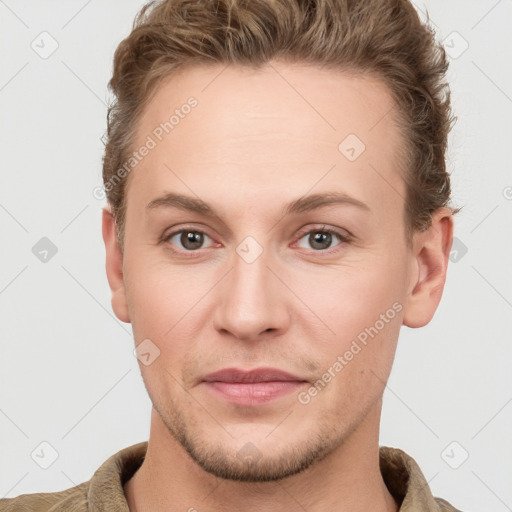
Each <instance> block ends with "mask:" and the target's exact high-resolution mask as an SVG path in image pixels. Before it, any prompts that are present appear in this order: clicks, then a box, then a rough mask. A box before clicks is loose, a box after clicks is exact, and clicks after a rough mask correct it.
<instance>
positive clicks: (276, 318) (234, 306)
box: [214, 251, 292, 341]
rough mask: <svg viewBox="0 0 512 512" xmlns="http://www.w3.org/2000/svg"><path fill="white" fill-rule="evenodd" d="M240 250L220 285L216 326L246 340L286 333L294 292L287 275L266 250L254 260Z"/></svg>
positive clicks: (221, 331)
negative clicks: (289, 286)
mask: <svg viewBox="0 0 512 512" xmlns="http://www.w3.org/2000/svg"><path fill="white" fill-rule="evenodd" d="M240 254H242V256H241V255H240ZM240 254H238V253H237V252H234V254H233V258H232V269H231V271H230V272H229V273H228V274H227V275H226V276H225V277H224V279H223V280H222V281H221V282H220V283H219V285H218V289H217V297H216V299H217V301H216V310H215V316H214V325H215V328H216V329H217V331H218V332H220V333H222V334H224V335H226V333H229V334H231V335H232V336H234V337H236V338H237V339H239V340H243V341H254V340H258V339H263V338H264V337H267V336H268V335H269V334H270V332H272V333H273V336H277V335H280V334H283V333H284V332H285V331H286V330H287V328H288V326H289V324H290V310H289V305H290V300H291V296H292V294H291V292H290V291H289V290H288V289H287V288H286V286H285V285H284V284H283V282H286V276H285V275H279V274H282V273H283V272H280V271H279V267H278V265H277V264H276V262H275V261H271V258H270V257H269V255H268V254H266V252H265V251H263V253H262V254H260V255H259V256H258V257H257V258H256V259H255V260H254V261H251V260H250V259H247V258H245V257H244V255H243V253H240ZM278 276H279V277H278ZM263 333H267V334H266V335H264V334H263Z"/></svg>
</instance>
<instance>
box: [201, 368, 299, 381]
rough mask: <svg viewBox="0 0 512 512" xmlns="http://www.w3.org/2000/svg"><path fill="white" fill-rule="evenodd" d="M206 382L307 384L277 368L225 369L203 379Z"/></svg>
mask: <svg viewBox="0 0 512 512" xmlns="http://www.w3.org/2000/svg"><path fill="white" fill-rule="evenodd" d="M203 381H205V382H231V383H234V382H237V383H240V384H248V383H257V382H287V381H297V382H306V381H305V379H302V378H301V377H298V376H297V375H292V374H291V373H288V372H284V371H282V370H278V369H277V368H256V369H254V370H249V371H244V370H239V369H237V368H225V369H223V370H219V371H217V372H214V373H210V374H208V375H206V376H205V377H203Z"/></svg>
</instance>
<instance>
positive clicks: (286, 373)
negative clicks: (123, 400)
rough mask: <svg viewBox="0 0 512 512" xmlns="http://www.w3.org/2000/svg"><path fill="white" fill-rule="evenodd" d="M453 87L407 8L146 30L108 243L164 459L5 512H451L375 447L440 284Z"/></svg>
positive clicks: (110, 171)
mask: <svg viewBox="0 0 512 512" xmlns="http://www.w3.org/2000/svg"><path fill="white" fill-rule="evenodd" d="M446 68H447V63H446V59H445V56H444V52H443V51H442V48H439V47H438V46H437V44H436V43H435V39H434V36H433V34H432V33H431V32H430V31H429V29H427V28H426V27H425V26H424V25H422V24H421V22H420V20H419V19H418V16H417V14H416V12H415V10H414V9H413V7H412V6H411V5H410V4H409V3H408V2H406V1H405V0H386V1H384V0H361V1H359V2H353V1H348V0H318V1H308V2H305V1H302V0H295V1H291V0H251V1H250V2H244V1H243V0H233V1H226V0H224V1H220V2H212V1H208V0H200V1H198V0H194V1H192V0H171V1H160V2H158V3H156V4H153V5H151V6H150V5H147V6H145V7H144V8H143V9H142V11H141V12H140V13H139V16H138V18H137V20H136V24H135V26H134V29H133V31H132V33H131V34H130V35H129V37H128V38H127V39H125V40H124V41H123V42H122V43H121V44H120V46H119V48H118V49H117V51H116V54H115V59H114V74H113V78H112V80H111V82H110V86H111V88H112V90H113V92H114V94H115V95H116V98H117V100H116V103H115V104H114V105H113V106H112V107H111V108H110V110H109V118H108V121H109V129H108V143H107V145H106V152H105V157H104V162H103V164H104V167H103V176H104V184H105V190H106V193H107V198H108V203H109V204H108V207H107V208H105V209H104V211H103V238H104V241H105V247H106V256H107V258H106V269H107V277H108V281H109V285H110V288H111V290H112V306H113V310H114V312H115V314H116V316H117V317H118V318H119V319H120V320H122V321H124V322H130V323H131V324H132V327H133V333H134V338H135V344H136V347H137V353H138V355H139V362H140V363H139V364H140V369H141V372H142V376H143V380H144V383H145V386H146V388H147V391H148V393H149V396H150V398H151V400H152V403H153V410H152V416H151V431H150V438H149V441H148V443H140V444H137V445H134V446H132V447H129V448H126V449H124V450H122V451H121V452H119V453H117V454H116V455H114V456H113V457H111V458H110V459H109V460H108V461H106V462H105V464H104V465H102V466H101V468H99V469H98V471H97V472H96V473H95V474H94V476H93V477H92V479H91V480H90V481H89V482H84V483H82V484H80V485H78V486H76V487H73V488H71V489H68V490H65V491H61V492H56V493H46V494H34V495H23V496H19V497H18V498H14V499H10V500H3V501H2V503H1V505H0V510H45V511H46V510H48V511H50V510H51V511H52V512H57V511H64V510H73V511H82V510H84V511H85V510H105V511H126V510H130V511H139V512H142V511H144V512H146V511H147V512H154V511H161V510H165V511H170V512H174V511H187V510H188V511H190V512H192V511H197V512H201V511H203V510H204V511H208V512H210V511H220V510H222V511H234V510H237V511H239V510H242V511H258V512H260V511H264V512H267V511H274V510H280V511H296V510H307V511H308V512H317V511H351V512H354V511H356V512H357V511H368V510H372V511H377V512H384V511H386V512H391V511H397V510H400V511H409V512H412V511H415V512H416V511H454V510H456V509H455V508H454V507H453V506H451V505H450V504H449V503H448V502H447V501H444V500H442V499H439V498H434V497H433V496H432V494H431V492H430V490H429V487H428V484H427V482H426V480H425V477H424V476H423V474H422V473H421V470H420V469H419V467H418V466H417V464H416V463H415V461H414V460H413V459H412V458H411V457H409V456H408V455H407V454H405V453H404V452H402V451H400V450H398V449H395V448H387V447H381V448H379V444H378V441H379V421H380V414H381V407H382V395H383V391H384V388H385V385H386V382H387V379H388V376H389V374H390V371H391V367H392V362H393V358H394V354H395V349H396V344H397V340H398V336H399V331H400V327H401V325H406V326H409V327H422V326H424V325H426V324H427V323H428V322H429V321H430V320H431V319H432V317H433V315H434V313H435V311H436V309H437V306H438V304H439V301H440V299H441V295H442V291H443V287H444V283H445V278H446V271H447V262H448V256H449V251H450V248H451V243H452V237H453V213H454V212H455V211H456V210H453V209H452V208H451V207H450V206H448V203H449V198H450V180H449V176H448V175H447V173H446V169H445V163H444V152H445V149H446V140H447V135H448V132H449V129H450V126H451V122H452V120H453V119H452V118H451V117H450V97H449V91H448V90H446V84H444V82H443V79H444V74H445V72H446Z"/></svg>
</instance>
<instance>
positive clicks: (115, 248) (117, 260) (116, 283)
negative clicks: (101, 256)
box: [102, 207, 130, 323]
mask: <svg viewBox="0 0 512 512" xmlns="http://www.w3.org/2000/svg"><path fill="white" fill-rule="evenodd" d="M115 227H116V226H115V220H114V217H113V215H112V213H111V212H110V210H109V209H108V207H105V208H103V211H102V233H103V241H104V243H105V253H106V270H107V279H108V284H109V286H110V290H111V291H112V309H113V310H114V313H115V315H116V316H117V318H119V320H121V321H122V322H126V323H129V322H130V315H129V311H128V303H127V300H126V290H125V284H124V276H123V253H122V252H121V249H120V247H119V244H118V243H117V239H116V230H115Z"/></svg>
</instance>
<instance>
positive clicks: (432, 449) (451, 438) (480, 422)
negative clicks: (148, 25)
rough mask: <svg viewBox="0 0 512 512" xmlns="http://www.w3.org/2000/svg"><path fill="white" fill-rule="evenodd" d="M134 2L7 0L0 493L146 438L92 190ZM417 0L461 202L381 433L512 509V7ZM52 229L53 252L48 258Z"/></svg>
mask: <svg viewBox="0 0 512 512" xmlns="http://www.w3.org/2000/svg"><path fill="white" fill-rule="evenodd" d="M142 4H143V2H142V1H140V0H137V1H135V0H130V1H126V0H124V1H121V0H116V1H113V0H111V1H102V2H100V1H99V0H89V1H85V0H80V1H69V0H68V1H57V0H53V1H50V0H45V1H26V0H25V1H16V2H15V1H14V0H5V1H4V0H0V38H1V46H0V48H1V53H2V55H1V59H0V105H1V116H0V129H1V137H0V144H1V151H0V155H1V159H2V164H1V173H2V178H1V179H2V186H1V188H0V222H1V233H2V240H3V242H2V243H1V244H0V252H1V269H2V272H1V275H0V307H1V310H2V322H1V324H0V329H1V330H0V340H1V343H0V440H1V441H0V442H1V447H0V497H4V496H5V497H13V496H17V495H19V494H22V493H28V492H43V491H47V492H50V491H57V490H62V489H65V488H68V487H71V486H73V485H76V484H78V483H80V482H82V481H85V480H88V479H89V478H90V477H91V476H92V473H93V472H94V471H95V470H96V469H97V468H98V467H99V466H100V464H101V463H103V462H104V461H105V460H106V458H107V457H108V456H110V455H111V454H113V453H115V452H116V451H118V450H119V449H121V448H123V447H126V446H128V445H130V444H133V443H136V442H139V441H142V440H146V439H147V437H148V433H149V419H150V402H149V399H148V397H147V395H146V391H145V389H144V386H143V383H142V380H141V377H140V374H139V369H138V366H137V360H136V359H135V357H134V355H133V339H132V335H131V328H130V325H129V324H123V323H122V322H119V321H118V320H117V319H116V318H115V316H114V315H113V312H112V309H111V306H110V290H109V288H108V283H107V279H106V275H105V268H104V262H105V250H104V246H103V241H102V238H101V208H102V206H103V204H104V202H103V201H101V200H98V199H96V198H95V197H94V196H93V190H94V189H95V188H96V187H98V186H101V185H102V181H101V155H102V150H103V144H102V142H101V140H100V138H101V136H102V134H103V133H104V131H105V126H106V123H105V116H106V103H107V101H108V99H109V97H108V92H107V89H106V84H107V81H108V79H109V77H110V73H111V63H112V56H113V53H114V50H115V48H116V46H117V44H118V43H119V42H120V41H121V39H122V38H124V37H125V36H126V35H127V34H128V33H129V31H130V28H131V23H132V21H133V17H134V15H135V13H136V12H137V11H138V9H139V8H140V7H141V6H142ZM416 7H417V8H418V9H419V10H421V11H422V12H424V11H425V9H426V8H427V9H428V12H429V14H430V18H431V21H432V23H433V24H434V25H435V28H436V30H437V35H438V39H439V40H442V41H444V43H445V45H446V47H447V49H448V50H449V53H450V55H451V69H450V72H449V80H450V82H451V89H452V95H453V104H454V109H455V112H456V114H457V115H458V118H459V119H458V122H457V124H456V126H455V128H454V130H453V132H452V134H451V137H450V152H449V155H448V166H449V169H450V171H451V172H452V177H453V187H454V200H455V204H456V205H457V206H464V208H463V210H462V211H461V212H460V213H459V214H458V216H457V217H456V237H457V240H456V242H455V244H456V245H454V249H456V252H453V253H452V260H453V261H452V263H451V267H450V268H449V272H448V280H447V284H446V288H445V292H444V295H443V299H442V301H441V304H440V307H439V309H438V311H437V313H436V316H435V318H434V320H433V321H432V322H431V323H430V324H429V325H428V326H427V327H425V328H423V329H419V330H413V329H408V328H405V327H404V328H402V332H401V339H400V343H399V348H398V353H397V357H396V361H395V365H394V369H393V372H392V375H391V378H390V380H389V385H388V388H387V389H386V393H385V397H384V410H383V418H382V432H381V440H380V442H381V444H382V445H390V446H396V447H400V448H402V449H403V450H405V451H406V452H407V453H409V454H410V455H412V456H413V457H414V458H415V459H416V460H417V462H418V463H419V465H420V467H421V468H422V470H423V472H424V474H425V476H426V478H427V480H429V482H430V485H431V488H432V490H433V492H434V494H435V495H438V496H442V497H445V498H446V499H448V500H449V501H451V502H452V504H454V505H455V506H457V507H458V508H460V509H462V510H464V511H478V510H482V511H483V510H485V511H488V512H489V511H496V512H501V511H506V510H512V486H511V481H512V441H511V434H510V433H511V432H512V428H511V427H512V385H511V384H512V372H511V371H510V365H511V361H512V343H511V341H512V340H511V336H510V330H511V327H512V322H511V312H512V273H511V272H510V264H511V262H512V258H511V256H512V241H511V236H510V235H511V226H512V222H511V221H512V173H511V170H510V163H511V162H512V149H511V147H512V144H511V141H512V139H511V129H510V128H511V126H510V125H511V114H512V71H511V67H510V58H511V54H512V36H511V32H510V30H509V29H510V20H511V19H512V3H511V2H510V1H508V0H500V1H496V0H479V1H475V0H473V1H468V0H464V1H462V0H458V1H450V2H446V1H442V0H429V1H428V2H417V3H416ZM422 17H424V15H423V14H422ZM43 31H46V32H48V33H49V34H50V36H48V35H43V36H41V35H40V34H41V33H42V32H43ZM42 38H45V39H44V40H43V39H42ZM53 40H55V41H56V42H57V44H58V48H57V49H56V51H55V52H54V53H53V54H52V55H50V56H48V55H43V56H44V57H47V58H42V57H41V56H40V54H41V53H43V54H44V52H49V51H50V50H51V49H52V44H55V43H53ZM31 45H32V46H35V48H37V49H38V51H39V53H37V52H36V51H35V49H33V47H32V46H31ZM466 46H467V48H466ZM43 237H47V238H48V239H49V240H50V241H51V243H52V244H53V245H54V246H55V247H56V249H57V252H56V254H54V255H53V256H52V252H51V249H50V252H49V253H48V255H47V260H48V261H47V262H42V261H41V260H40V259H39V257H37V256H38V250H42V249H44V248H48V246H47V245H45V244H48V242H47V241H42V242H41V241H40V240H41V239H42V238H43ZM37 244H43V245H41V246H39V245H37ZM34 246H36V249H33V248H34ZM41 247H42V249H41ZM34 253H36V254H34ZM43 254H44V253H43ZM39 256H40V257H42V255H41V254H39ZM42 442H45V443H49V444H50V445H51V447H50V446H48V445H47V444H43V445H41V443H42ZM453 443H454V444H453ZM53 450H55V453H54V452H53ZM56 455H57V458H56V459H55V460H53V459H54V458H55V456H56ZM466 456H467V457H468V458H467V460H464V459H465V458H466ZM50 463H51V465H49V464H50ZM45 465H49V467H48V468H47V469H43V467H41V466H45Z"/></svg>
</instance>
